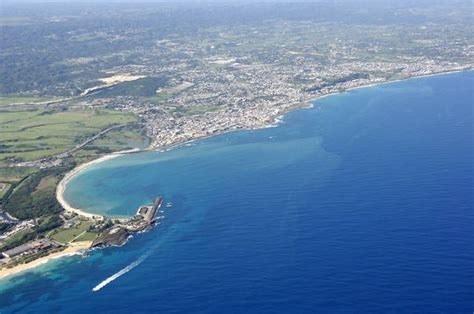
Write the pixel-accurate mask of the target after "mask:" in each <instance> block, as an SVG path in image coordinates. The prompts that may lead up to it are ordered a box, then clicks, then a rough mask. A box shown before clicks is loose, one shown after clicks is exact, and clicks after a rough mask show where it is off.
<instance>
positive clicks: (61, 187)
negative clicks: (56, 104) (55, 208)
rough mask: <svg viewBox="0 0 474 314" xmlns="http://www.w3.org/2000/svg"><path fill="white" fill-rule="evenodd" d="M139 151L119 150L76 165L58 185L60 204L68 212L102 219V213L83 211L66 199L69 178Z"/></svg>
mask: <svg viewBox="0 0 474 314" xmlns="http://www.w3.org/2000/svg"><path fill="white" fill-rule="evenodd" d="M138 151H140V150H139V149H135V148H134V149H131V150H125V151H119V152H115V153H112V154H109V155H105V156H102V157H100V158H97V159H94V160H91V161H89V162H86V163H84V164H81V165H79V166H77V167H75V168H74V169H72V170H71V171H69V172H68V173H66V175H65V176H64V178H63V179H62V180H61V181H60V182H59V184H58V186H57V187H56V199H57V200H58V202H59V204H61V206H62V207H63V208H64V210H65V211H66V212H71V213H75V214H78V215H81V216H83V217H86V218H89V219H98V220H102V219H103V218H104V217H103V216H102V215H99V214H92V213H88V212H85V211H83V210H82V209H79V208H75V207H73V206H71V205H70V204H69V203H68V202H67V201H66V200H65V199H64V191H65V190H66V185H67V183H68V182H69V180H70V179H71V178H72V177H73V176H75V175H77V174H78V173H80V172H81V171H83V170H85V169H86V168H88V167H90V166H92V165H96V164H98V163H101V162H103V161H106V160H110V159H113V158H116V157H118V156H121V155H124V154H129V153H133V152H138Z"/></svg>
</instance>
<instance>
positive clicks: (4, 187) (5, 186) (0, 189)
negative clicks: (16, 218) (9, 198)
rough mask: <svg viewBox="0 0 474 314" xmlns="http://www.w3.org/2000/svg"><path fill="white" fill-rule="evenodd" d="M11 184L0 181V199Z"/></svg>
mask: <svg viewBox="0 0 474 314" xmlns="http://www.w3.org/2000/svg"><path fill="white" fill-rule="evenodd" d="M11 186H12V185H11V184H10V183H5V182H1V181H0V199H1V198H3V196H5V194H7V192H8V190H9V189H10V187H11Z"/></svg>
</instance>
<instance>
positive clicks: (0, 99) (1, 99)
mask: <svg viewBox="0 0 474 314" xmlns="http://www.w3.org/2000/svg"><path fill="white" fill-rule="evenodd" d="M58 99H59V98H58V97H40V96H0V107H4V106H10V105H16V104H36V103H42V102H48V101H54V100H58Z"/></svg>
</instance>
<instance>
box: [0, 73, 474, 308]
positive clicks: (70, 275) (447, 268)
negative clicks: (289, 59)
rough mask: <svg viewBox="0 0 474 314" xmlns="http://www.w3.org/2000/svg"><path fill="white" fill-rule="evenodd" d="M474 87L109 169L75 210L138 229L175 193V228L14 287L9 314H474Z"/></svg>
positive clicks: (452, 80)
mask: <svg viewBox="0 0 474 314" xmlns="http://www.w3.org/2000/svg"><path fill="white" fill-rule="evenodd" d="M473 82H474V72H467V73H457V74H449V75H442V76H435V77H429V78H420V79H414V80H408V81H403V82H396V83H392V84H387V85H381V86H376V87H371V88H365V89H359V90H354V91H351V92H348V93H344V94H341V95H336V96H331V97H327V98H324V99H320V100H318V101H316V102H315V107H314V108H313V109H309V110H299V111H295V112H292V113H290V114H288V115H287V116H286V117H285V119H284V121H283V123H282V124H281V125H280V126H279V127H276V128H268V129H264V130H256V131H242V132H235V133H229V134H225V135H221V136H217V137H213V138H208V139H205V140H201V141H197V142H194V143H192V145H191V146H183V147H180V148H177V149H174V150H171V151H169V152H166V153H155V152H153V153H152V152H149V153H141V154H134V155H128V156H124V157H120V158H116V159H113V160H110V161H107V162H104V163H102V164H98V165H95V166H93V167H91V168H89V169H88V170H87V171H84V172H82V173H81V174H80V175H78V176H76V177H75V178H74V179H72V180H71V181H70V183H69V184H68V188H67V190H66V198H67V199H68V200H69V201H70V202H71V204H72V205H74V206H78V207H81V208H85V209H87V210H89V211H91V212H96V213H102V214H103V213H105V214H111V215H131V214H133V213H134V211H135V210H136V208H137V207H138V206H139V205H142V204H146V203H148V202H150V201H151V199H152V198H153V197H154V196H156V195H158V194H159V195H163V196H164V197H165V200H166V201H167V202H172V203H173V207H171V208H169V209H165V211H166V212H165V216H166V218H165V219H164V221H163V223H162V225H160V226H159V227H158V228H156V229H154V230H153V231H151V232H149V233H145V234H140V235H136V236H135V237H134V238H133V239H132V240H131V241H130V242H129V243H128V244H127V245H126V246H125V247H123V248H109V249H106V250H102V251H96V252H94V253H92V254H91V256H90V257H89V258H88V259H85V260H83V259H81V258H80V257H73V258H65V259H62V260H58V261H55V262H53V263H52V264H49V265H48V266H46V267H43V268H38V269H37V270H35V271H33V272H29V273H27V274H25V275H23V276H19V277H13V278H11V279H10V280H8V281H4V282H3V284H2V286H1V287H0V293H1V295H0V309H1V312H2V313H8V312H15V311H18V312H22V313H24V312H32V313H38V312H68V313H70V312H72V313H75V312H77V313H82V312H86V311H88V312H90V311H93V312H97V311H102V312H114V313H117V312H124V313H125V312H137V313H141V312H147V311H148V312H149V311H153V312H171V313H184V312H186V313H189V312H192V313H195V312H201V313H229V312H230V313H234V312H235V313H237V312H239V313H240V312H245V313H249V312H250V313H254V312H258V313H275V312H280V313H289V312H291V313H314V312H331V313H335V312H336V313H340V312H343V313H348V312H349V313H358V312H364V313H366V312H376V313H380V312H407V313H414V312H422V313H426V312H429V313H446V312H455V313H458V312H459V313H462V312H471V311H472V309H473V308H474V301H473V300H474V269H473V268H474V257H473V254H474V243H473V242H474V241H473V237H472V234H474V211H473V194H474V193H473V192H474V191H473V164H474V162H473V153H472V147H473V144H474V143H473V116H472V109H473V104H474V101H473ZM98 285H99V287H102V288H101V289H99V290H98V291H96V292H94V291H92V289H93V288H94V287H97V286H98Z"/></svg>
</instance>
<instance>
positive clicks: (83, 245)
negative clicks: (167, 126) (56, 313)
mask: <svg viewBox="0 0 474 314" xmlns="http://www.w3.org/2000/svg"><path fill="white" fill-rule="evenodd" d="M472 70H473V69H457V70H448V71H443V72H437V73H431V74H426V75H419V76H411V77H407V78H403V79H397V80H387V81H382V82H376V83H371V84H366V85H361V86H355V87H351V88H348V89H344V90H339V91H335V92H329V93H327V94H324V95H318V96H317V97H316V98H312V99H308V100H305V101H304V102H302V103H301V104H300V105H299V106H291V107H289V108H287V110H284V111H283V112H282V113H280V114H278V116H276V117H271V119H270V120H273V121H272V122H271V123H268V124H267V125H263V126H261V127H255V128H251V129H250V130H256V129H263V128H268V127H276V126H278V125H279V124H280V123H281V122H282V120H281V119H282V117H284V116H285V115H286V114H287V113H289V112H292V111H295V110H300V109H308V108H312V107H313V104H312V102H314V101H316V100H318V99H321V98H324V97H328V96H332V95H337V94H341V93H344V92H348V91H351V90H355V89H361V88H367V87H372V86H377V85H381V84H389V83H394V82H398V81H405V80H410V79H417V78H422V77H429V76H437V75H445V74H453V73H459V72H466V71H472ZM243 130H249V129H245V128H242V129H236V130H234V129H232V130H225V131H223V132H217V133H215V134H210V135H208V136H205V137H199V138H193V139H191V140H187V141H185V142H182V143H176V144H174V145H171V146H169V147H161V148H155V149H151V148H150V147H147V148H145V149H132V150H125V151H118V152H114V153H111V154H108V155H104V156H102V157H100V158H97V159H95V160H92V161H89V162H86V163H83V164H81V165H79V166H77V167H75V168H74V169H72V170H71V171H69V172H68V173H66V175H65V176H64V178H63V179H62V180H61V181H60V182H59V184H58V186H57V188H56V199H57V200H58V202H59V203H60V204H61V206H62V207H63V208H64V210H65V211H66V212H73V213H76V214H78V215H81V216H83V217H86V218H88V219H94V220H102V219H104V216H102V215H99V214H93V213H88V212H86V211H84V210H82V209H79V208H75V207H73V206H71V205H70V204H69V203H68V202H67V201H66V200H65V198H64V191H65V189H66V185H67V183H68V182H69V180H70V179H71V178H72V177H73V176H75V175H77V174H78V173H80V172H81V171H84V170H85V169H87V168H88V167H89V166H92V165H96V164H98V163H101V162H103V161H106V160H110V159H113V158H116V157H119V156H121V155H124V154H128V153H137V152H142V151H151V150H153V151H168V150H171V149H174V148H177V147H181V146H183V145H186V144H187V143H190V142H193V141H196V140H198V139H202V138H208V137H212V136H216V135H221V134H224V133H229V132H234V131H243ZM91 244H92V241H83V242H74V243H71V244H70V245H69V246H68V247H67V248H66V249H65V250H63V251H61V252H56V253H52V254H49V255H47V256H44V257H41V258H39V259H36V260H34V261H31V262H29V263H26V264H20V265H17V266H15V267H12V268H3V269H0V280H1V279H4V278H5V277H7V276H10V275H14V274H17V273H20V272H23V271H25V270H29V269H32V268H35V267H38V266H41V265H44V264H46V263H47V262H48V261H50V260H53V259H56V258H60V257H65V256H72V255H79V254H81V253H80V252H81V251H84V250H87V249H89V248H90V247H91Z"/></svg>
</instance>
